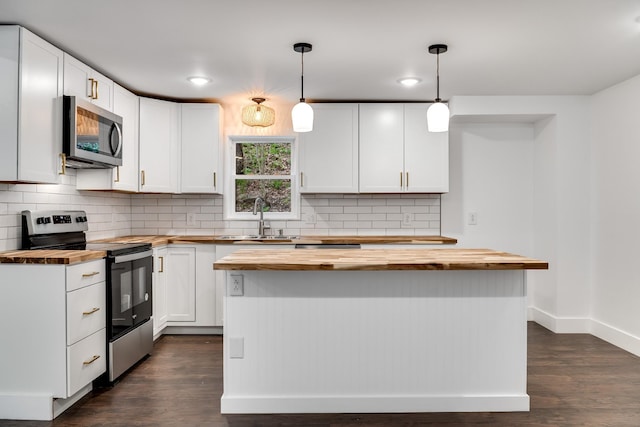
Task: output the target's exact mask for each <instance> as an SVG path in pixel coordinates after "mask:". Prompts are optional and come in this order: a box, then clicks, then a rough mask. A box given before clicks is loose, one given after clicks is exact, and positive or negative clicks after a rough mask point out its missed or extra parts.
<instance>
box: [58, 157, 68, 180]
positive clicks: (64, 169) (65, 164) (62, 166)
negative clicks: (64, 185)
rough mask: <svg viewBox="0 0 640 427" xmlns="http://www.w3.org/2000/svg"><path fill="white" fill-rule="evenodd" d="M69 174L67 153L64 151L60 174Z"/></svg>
mask: <svg viewBox="0 0 640 427" xmlns="http://www.w3.org/2000/svg"><path fill="white" fill-rule="evenodd" d="M66 174H67V155H66V154H64V153H60V172H58V175H66Z"/></svg>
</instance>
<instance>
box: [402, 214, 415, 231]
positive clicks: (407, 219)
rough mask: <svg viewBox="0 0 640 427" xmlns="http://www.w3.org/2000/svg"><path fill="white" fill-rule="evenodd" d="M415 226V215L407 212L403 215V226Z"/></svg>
mask: <svg viewBox="0 0 640 427" xmlns="http://www.w3.org/2000/svg"><path fill="white" fill-rule="evenodd" d="M412 225H413V214H412V213H409V212H405V213H403V214H402V226H403V227H411V226H412Z"/></svg>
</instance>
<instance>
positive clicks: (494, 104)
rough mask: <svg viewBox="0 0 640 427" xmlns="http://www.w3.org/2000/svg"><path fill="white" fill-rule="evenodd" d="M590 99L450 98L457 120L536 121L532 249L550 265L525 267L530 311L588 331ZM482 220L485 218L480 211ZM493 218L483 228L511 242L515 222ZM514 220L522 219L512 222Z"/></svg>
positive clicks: (562, 328) (550, 323) (556, 325)
mask: <svg viewBox="0 0 640 427" xmlns="http://www.w3.org/2000/svg"><path fill="white" fill-rule="evenodd" d="M588 102H589V98H588V97H568V96H567V97H553V96H549V97H544V96H542V97H533V96H531V97H504V96H496V97H455V98H453V99H452V100H451V111H452V120H453V122H454V123H455V122H469V121H474V122H483V123H490V124H491V126H490V127H494V128H500V129H502V130H503V131H506V127H505V126H511V125H510V124H509V125H502V126H499V125H498V123H512V122H527V123H532V124H533V125H532V127H533V153H532V161H533V178H532V181H533V188H532V193H531V198H532V203H533V228H532V229H533V246H532V251H531V255H532V256H534V257H537V258H540V259H543V260H545V261H548V262H549V264H550V268H549V270H547V271H532V272H529V274H528V278H529V284H530V295H531V298H530V301H531V303H532V314H531V315H532V318H533V319H535V320H536V321H538V322H540V323H542V324H543V325H545V326H547V327H549V328H550V329H552V330H554V331H557V332H587V331H588V325H589V322H588V319H589V315H590V306H589V303H590V293H591V282H590V280H591V279H590V272H589V268H588V266H587V260H588V259H589V255H590V237H589V229H590V224H591V220H590V205H591V204H590V190H589V186H588V185H585V182H588V181H589V174H590V150H589V130H588V126H589V115H588V105H589V103H588ZM494 132H497V129H494ZM499 135H500V133H497V134H496V135H494V136H492V137H489V136H490V135H489V134H485V136H484V137H483V138H484V139H485V140H492V139H493V140H494V141H493V142H491V143H488V146H493V147H494V149H497V147H498V142H497V141H498V140H499V138H498V137H499ZM469 138H470V137H469V136H465V137H464V138H463V139H469ZM474 139H476V138H474ZM485 144H486V142H485ZM463 156H464V155H463ZM499 172H500V169H498V170H496V172H494V171H489V170H487V173H488V174H490V175H491V174H493V175H494V176H493V177H489V178H486V181H485V182H499V176H495V175H497V173H499ZM505 185H506V184H505ZM446 197H449V195H447V196H446ZM446 197H445V198H443V205H442V210H443V218H448V215H449V206H448V205H447V202H448V199H446ZM463 197H464V198H465V199H464V201H463V202H462V205H463V206H465V205H468V204H469V203H472V202H473V199H472V198H471V197H474V196H473V195H467V194H466V193H465V194H464V195H463ZM467 197H468V198H469V199H468V201H467ZM474 203H475V202H474ZM478 221H479V222H480V221H481V216H480V214H478ZM495 224H496V225H495V226H494V227H492V228H491V229H486V230H484V232H485V233H487V234H490V233H497V234H498V235H499V237H494V238H493V239H497V240H498V241H504V242H508V241H509V238H510V236H509V233H511V232H512V231H511V229H506V230H505V229H503V228H502V227H501V226H500V225H497V224H498V221H496V222H495ZM514 226H516V227H517V226H518V224H517V223H516V222H513V223H511V224H510V227H514ZM523 226H524V224H523ZM442 232H443V234H445V235H446V234H447V232H448V228H447V226H445V225H444V224H443V230H442ZM470 236H472V235H471V234H470ZM465 238H466V237H465ZM486 238H489V236H486Z"/></svg>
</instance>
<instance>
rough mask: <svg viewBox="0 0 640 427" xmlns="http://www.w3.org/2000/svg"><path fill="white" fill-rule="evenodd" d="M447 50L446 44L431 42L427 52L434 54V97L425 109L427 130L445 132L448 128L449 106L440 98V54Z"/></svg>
mask: <svg viewBox="0 0 640 427" xmlns="http://www.w3.org/2000/svg"><path fill="white" fill-rule="evenodd" d="M446 51H447V45H446V44H432V45H431V46H429V53H432V54H435V55H436V64H437V65H436V99H435V102H434V103H433V104H431V106H430V107H429V109H428V110H427V128H428V129H429V132H447V131H448V130H449V107H447V104H445V103H444V102H442V100H441V99H440V54H441V53H445V52H446Z"/></svg>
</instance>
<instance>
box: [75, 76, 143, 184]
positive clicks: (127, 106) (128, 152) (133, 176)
mask: <svg viewBox="0 0 640 427" xmlns="http://www.w3.org/2000/svg"><path fill="white" fill-rule="evenodd" d="M113 112H114V113H115V114H117V115H119V116H120V117H122V141H123V142H122V166H116V167H115V168H109V169H78V171H77V172H76V173H77V178H76V188H77V189H78V190H117V191H126V192H132V193H135V192H137V191H138V171H139V167H138V145H139V144H138V131H139V115H140V101H139V98H138V96H137V95H135V94H133V93H131V92H129V91H128V90H126V89H125V88H123V87H121V86H119V85H114V90H113Z"/></svg>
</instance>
